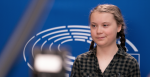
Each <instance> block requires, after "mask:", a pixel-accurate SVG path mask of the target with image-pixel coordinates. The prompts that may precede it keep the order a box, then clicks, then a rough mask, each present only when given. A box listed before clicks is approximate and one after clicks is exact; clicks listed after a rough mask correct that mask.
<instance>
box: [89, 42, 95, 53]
mask: <svg viewBox="0 0 150 77" xmlns="http://www.w3.org/2000/svg"><path fill="white" fill-rule="evenodd" d="M92 49H94V41H93V40H92V41H91V45H90V49H89V51H90V50H92Z"/></svg>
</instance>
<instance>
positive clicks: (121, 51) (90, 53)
mask: <svg viewBox="0 0 150 77" xmlns="http://www.w3.org/2000/svg"><path fill="white" fill-rule="evenodd" d="M117 47H118V51H117V53H116V55H121V56H125V55H126V52H125V51H124V49H123V48H122V47H121V46H120V45H119V44H117ZM96 49H97V46H96V47H95V48H94V49H92V50H90V51H89V53H88V55H89V56H90V55H95V56H96Z"/></svg>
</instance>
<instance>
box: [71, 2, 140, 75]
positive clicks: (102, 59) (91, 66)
mask: <svg viewBox="0 0 150 77" xmlns="http://www.w3.org/2000/svg"><path fill="white" fill-rule="evenodd" d="M124 28H125V23H124V20H123V17H122V14H121V11H120V10H119V8H118V7H117V6H115V5H110V4H103V5H98V6H97V7H96V8H94V9H93V10H92V11H91V13H90V29H91V36H92V39H93V41H92V42H91V46H90V49H89V51H88V52H86V53H83V54H81V55H79V56H78V57H77V58H76V60H75V61H74V64H73V67H72V71H71V77H140V69H139V65H138V62H137V60H136V59H135V58H134V57H132V56H131V55H129V54H128V53H126V47H125V34H124ZM117 39H120V42H121V44H120V45H118V44H116V40H117ZM94 43H96V47H95V48H94Z"/></svg>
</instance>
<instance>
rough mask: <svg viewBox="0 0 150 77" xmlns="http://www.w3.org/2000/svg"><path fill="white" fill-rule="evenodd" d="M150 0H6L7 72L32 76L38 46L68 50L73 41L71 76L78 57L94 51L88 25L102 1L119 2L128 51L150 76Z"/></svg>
mask: <svg viewBox="0 0 150 77" xmlns="http://www.w3.org/2000/svg"><path fill="white" fill-rule="evenodd" d="M149 3H150V1H149V0H136V1H135V0H2V1H0V36H1V38H0V58H1V60H0V67H3V65H6V64H8V65H6V66H7V67H8V68H7V69H8V70H6V72H7V73H6V77H32V71H33V61H34V59H35V58H34V57H35V54H36V49H35V48H36V47H38V50H40V51H42V50H43V49H44V48H46V49H48V50H52V49H53V48H55V49H58V51H62V50H63V47H67V49H66V51H69V52H70V54H68V56H67V58H68V61H67V67H66V69H67V72H66V77H69V75H70V71H71V67H72V64H73V62H74V60H75V58H76V57H77V55H79V54H81V53H84V52H87V51H88V49H89V46H90V41H91V40H92V39H91V36H90V32H89V30H90V29H89V26H88V25H89V14H90V10H91V9H93V8H94V7H96V6H97V5H98V4H114V5H116V6H118V7H119V8H120V9H121V12H122V15H123V17H124V20H125V23H126V26H127V28H126V47H127V49H128V51H127V52H128V53H129V54H131V55H132V56H134V57H135V58H136V59H137V61H138V62H139V64H140V70H141V77H148V75H149V73H150V60H149V59H150V57H149V56H150V49H149V44H150V34H149V33H150V30H149V29H150V24H149V20H150V19H149V18H150V10H149V9H150V5H149ZM117 43H119V41H117ZM9 60H10V61H9ZM5 63H6V64H5ZM3 70H5V68H4V69H1V70H0V72H2V71H3Z"/></svg>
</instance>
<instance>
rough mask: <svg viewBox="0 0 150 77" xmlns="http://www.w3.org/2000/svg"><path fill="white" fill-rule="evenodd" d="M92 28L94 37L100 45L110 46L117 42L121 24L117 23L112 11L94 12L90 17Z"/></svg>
mask: <svg viewBox="0 0 150 77" xmlns="http://www.w3.org/2000/svg"><path fill="white" fill-rule="evenodd" d="M90 29H91V36H92V39H93V40H94V42H96V44H97V45H98V46H108V45H111V44H114V43H116V36H117V32H120V30H121V25H117V23H116V20H115V19H114V16H113V14H111V13H99V12H93V13H92V14H91V17H90Z"/></svg>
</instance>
